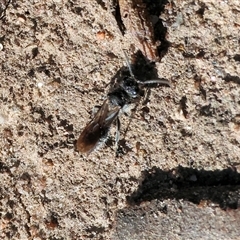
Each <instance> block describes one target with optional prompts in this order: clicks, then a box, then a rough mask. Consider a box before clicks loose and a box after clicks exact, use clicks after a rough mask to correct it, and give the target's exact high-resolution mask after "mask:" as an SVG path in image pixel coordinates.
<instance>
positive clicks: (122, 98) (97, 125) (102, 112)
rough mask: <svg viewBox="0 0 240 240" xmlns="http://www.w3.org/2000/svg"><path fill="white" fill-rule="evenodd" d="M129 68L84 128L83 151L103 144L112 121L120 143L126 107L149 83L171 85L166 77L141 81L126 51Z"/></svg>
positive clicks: (82, 134)
mask: <svg viewBox="0 0 240 240" xmlns="http://www.w3.org/2000/svg"><path fill="white" fill-rule="evenodd" d="M124 55H125V58H126V61H127V66H128V70H129V75H128V76H122V77H121V78H120V79H119V81H117V82H116V83H115V84H114V86H113V87H112V88H110V92H109V93H108V95H107V98H106V100H105V101H104V103H103V105H102V106H101V107H100V109H99V110H98V112H97V113H96V115H95V116H94V117H93V119H92V120H91V121H90V122H89V123H88V124H87V126H86V127H85V128H84V129H83V131H82V133H81V134H80V137H79V138H78V140H77V144H76V148H77V150H78V151H79V152H81V153H86V154H90V153H91V152H92V151H93V150H96V149H97V148H98V147H99V146H101V145H102V144H103V143H104V142H105V141H106V140H107V136H108V132H109V129H110V126H111V125H112V123H114V122H116V125H117V131H116V140H115V144H116V146H117V145H118V141H119V132H120V120H119V116H120V114H121V113H122V112H124V110H125V108H126V107H127V106H128V105H129V104H132V103H137V102H138V101H139V100H140V98H141V97H142V95H143V94H142V93H143V88H144V87H146V86H147V85H148V84H156V83H157V84H165V85H168V86H169V81H168V80H165V79H157V80H148V81H144V82H141V81H140V80H138V79H136V78H135V76H134V75H133V72H132V69H131V66H130V63H129V60H128V58H127V55H126V53H125V52H124Z"/></svg>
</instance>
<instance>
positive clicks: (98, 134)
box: [77, 100, 120, 154]
mask: <svg viewBox="0 0 240 240" xmlns="http://www.w3.org/2000/svg"><path fill="white" fill-rule="evenodd" d="M119 109H120V108H118V107H117V108H114V109H112V110H111V111H109V107H108V103H107V100H106V101H105V102H104V103H103V105H102V107H101V108H100V109H99V111H98V112H97V114H96V115H95V117H94V118H93V120H92V121H91V122H89V123H88V124H87V126H86V127H85V128H84V130H83V132H82V133H81V135H80V137H79V138H78V140H77V150H78V151H80V152H82V153H87V154H89V153H91V152H92V151H93V150H94V149H95V148H96V146H97V145H98V143H99V142H101V141H103V140H104V138H105V137H106V135H107V133H108V130H109V127H110V125H111V124H112V122H113V121H114V120H115V119H116V118H117V116H118V113H119Z"/></svg>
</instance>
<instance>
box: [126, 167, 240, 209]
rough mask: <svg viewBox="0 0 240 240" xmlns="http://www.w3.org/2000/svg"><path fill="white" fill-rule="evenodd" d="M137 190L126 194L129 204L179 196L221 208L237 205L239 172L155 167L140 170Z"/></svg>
mask: <svg viewBox="0 0 240 240" xmlns="http://www.w3.org/2000/svg"><path fill="white" fill-rule="evenodd" d="M142 178H143V180H142V183H141V185H140V186H139V188H138V190H137V191H136V192H134V193H133V194H132V195H130V196H128V197H127V200H128V203H129V204H130V205H139V204H141V203H142V202H145V201H152V200H154V199H157V200H161V201H162V200H165V199H177V200H178V199H179V200H180V199H182V200H187V201H190V202H192V203H194V204H200V203H201V202H202V201H208V202H212V203H215V204H218V205H219V206H220V207H221V208H222V209H237V208H238V207H239V202H240V173H238V172H237V171H236V170H235V169H232V168H227V169H224V170H214V171H206V170H197V169H192V168H185V167H181V166H179V167H177V168H176V169H172V170H170V171H163V170H161V169H159V168H156V167H154V168H152V169H151V170H148V171H144V172H143V173H142Z"/></svg>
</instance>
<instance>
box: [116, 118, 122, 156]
mask: <svg viewBox="0 0 240 240" xmlns="http://www.w3.org/2000/svg"><path fill="white" fill-rule="evenodd" d="M116 125H117V129H116V138H115V148H116V152H117V150H118V142H119V139H120V128H121V123H120V120H119V117H118V118H117V123H116Z"/></svg>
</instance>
